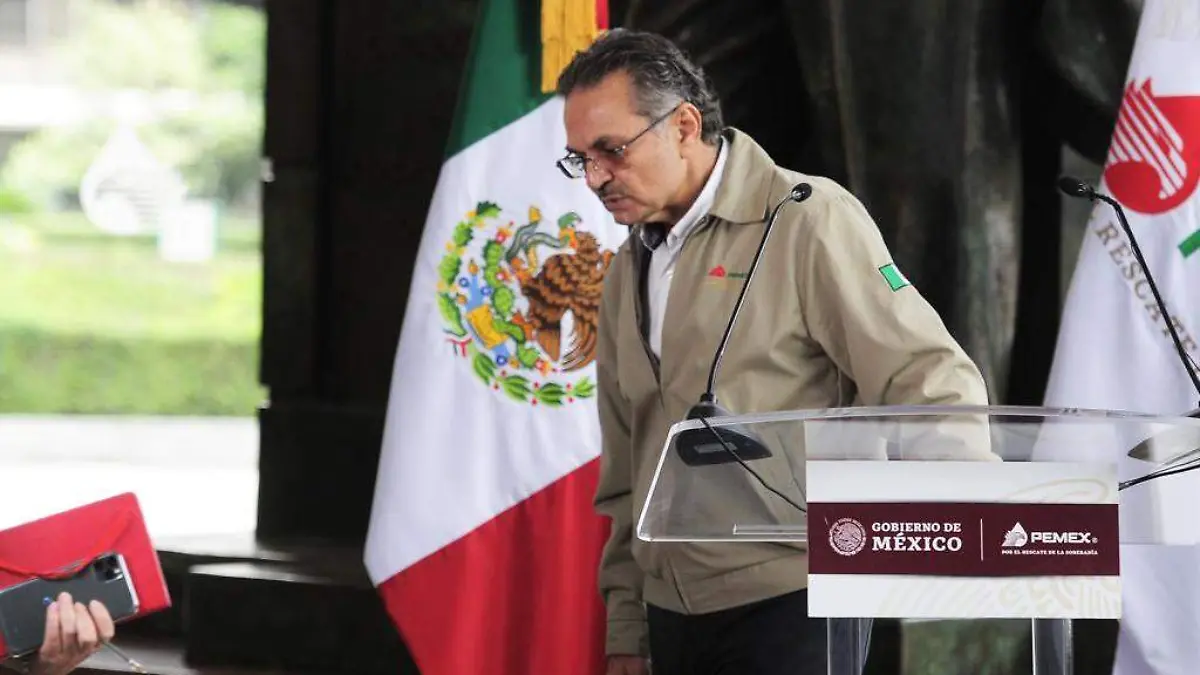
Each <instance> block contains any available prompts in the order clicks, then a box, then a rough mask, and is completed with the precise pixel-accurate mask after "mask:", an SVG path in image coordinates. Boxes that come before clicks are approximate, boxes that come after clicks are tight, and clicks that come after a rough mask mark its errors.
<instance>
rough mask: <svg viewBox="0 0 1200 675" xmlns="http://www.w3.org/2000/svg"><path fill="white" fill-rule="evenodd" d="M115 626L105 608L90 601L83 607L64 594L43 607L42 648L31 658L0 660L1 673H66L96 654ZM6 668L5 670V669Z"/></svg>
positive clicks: (111, 635)
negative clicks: (43, 628)
mask: <svg viewBox="0 0 1200 675" xmlns="http://www.w3.org/2000/svg"><path fill="white" fill-rule="evenodd" d="M115 633H116V629H115V627H114V625H113V620H112V617H111V616H110V615H109V613H108V609H107V608H105V607H104V605H103V604H102V603H100V602H97V601H95V600H93V601H92V602H90V603H88V605H87V606H85V605H84V604H83V603H80V602H74V601H73V600H72V599H71V596H70V595H69V594H67V593H62V594H61V595H59V596H58V599H57V600H56V601H55V602H53V603H51V604H50V605H49V606H48V607H47V608H46V632H45V634H44V637H43V639H42V647H41V649H39V650H38V652H37V654H36V655H34V656H33V657H32V659H30V660H28V661H26V660H24V659H22V660H20V661H9V662H0V673H7V672H8V671H9V670H11V671H13V672H16V673H22V674H25V673H28V675H67V673H70V672H71V671H73V670H75V669H76V668H78V667H79V664H81V663H83V662H84V661H85V660H86V659H87V658H88V657H89V656H91V655H92V654H95V653H96V652H97V651H98V650H99V649H100V647H101V644H102V643H103V642H108V641H109V640H112V639H113V635H114V634H115ZM6 668H7V670H6Z"/></svg>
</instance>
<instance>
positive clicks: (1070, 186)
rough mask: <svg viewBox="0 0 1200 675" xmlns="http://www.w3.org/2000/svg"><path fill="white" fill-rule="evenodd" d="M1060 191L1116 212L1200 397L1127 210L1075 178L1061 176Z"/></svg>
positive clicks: (1199, 382)
mask: <svg viewBox="0 0 1200 675" xmlns="http://www.w3.org/2000/svg"><path fill="white" fill-rule="evenodd" d="M1058 189H1059V190H1060V191H1061V192H1062V193H1063V194H1065V195H1067V196H1070V197H1077V198H1085V199H1088V200H1090V201H1096V200H1097V199H1099V200H1100V201H1102V202H1104V203H1105V204H1108V205H1109V206H1111V207H1112V209H1113V210H1114V211H1116V213H1117V220H1118V221H1120V223H1121V229H1123V230H1125V236H1126V237H1129V246H1130V248H1132V249H1133V257H1134V258H1135V259H1136V260H1137V263H1138V265H1141V267H1142V271H1143V272H1145V273H1146V284H1147V285H1148V286H1150V293H1151V294H1153V295H1154V302H1155V304H1156V305H1158V311H1159V313H1161V314H1162V318H1163V321H1165V322H1166V323H1167V331H1168V332H1169V333H1170V334H1171V341H1172V342H1174V343H1175V351H1176V353H1178V354H1179V361H1180V362H1181V363H1183V369H1184V370H1185V371H1186V372H1187V374H1188V377H1189V378H1191V380H1192V387H1193V388H1195V390H1196V394H1197V395H1200V376H1197V375H1196V369H1195V368H1193V367H1192V360H1191V358H1189V357H1188V354H1187V350H1186V349H1184V348H1183V340H1181V339H1179V333H1178V331H1176V330H1175V322H1174V321H1173V320H1172V319H1171V313H1170V312H1169V311H1167V303H1166V302H1165V301H1163V298H1162V295H1161V294H1160V293H1159V292H1158V284H1156V283H1154V275H1152V274H1151V273H1150V267H1149V265H1147V264H1146V259H1145V258H1144V257H1142V249H1141V247H1140V246H1138V243H1137V238H1136V237H1134V236H1133V230H1132V229H1131V228H1130V227H1129V221H1128V220H1126V219H1125V209H1123V208H1121V204H1120V202H1118V201H1117V200H1115V199H1113V198H1112V197H1109V196H1108V195H1106V194H1103V193H1101V192H1097V191H1096V188H1094V187H1092V186H1091V185H1088V184H1087V183H1085V182H1084V181H1082V180H1079V179H1078V178H1075V177H1074V176H1061V177H1060V178H1059V179H1058Z"/></svg>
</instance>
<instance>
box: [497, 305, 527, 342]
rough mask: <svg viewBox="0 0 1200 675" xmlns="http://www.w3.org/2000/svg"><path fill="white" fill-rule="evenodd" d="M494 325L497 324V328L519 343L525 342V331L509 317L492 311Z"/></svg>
mask: <svg viewBox="0 0 1200 675" xmlns="http://www.w3.org/2000/svg"><path fill="white" fill-rule="evenodd" d="M492 325H493V326H495V328H496V330H497V331H499V332H500V333H502V334H504V335H507V336H508V337H510V338H512V339H513V340H515V341H516V343H517V344H523V343H524V342H525V331H524V330H523V329H522V328H521V327H520V326H518V325H517V324H515V323H512V322H510V321H508V320H507V319H504V318H502V317H499V316H496V315H495V313H494V312H493V313H492Z"/></svg>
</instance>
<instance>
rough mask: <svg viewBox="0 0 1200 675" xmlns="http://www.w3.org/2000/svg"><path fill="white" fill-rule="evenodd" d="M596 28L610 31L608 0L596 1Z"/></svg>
mask: <svg viewBox="0 0 1200 675" xmlns="http://www.w3.org/2000/svg"><path fill="white" fill-rule="evenodd" d="M596 27H597V28H599V29H600V30H607V29H608V0H596Z"/></svg>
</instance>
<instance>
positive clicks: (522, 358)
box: [517, 340, 542, 368]
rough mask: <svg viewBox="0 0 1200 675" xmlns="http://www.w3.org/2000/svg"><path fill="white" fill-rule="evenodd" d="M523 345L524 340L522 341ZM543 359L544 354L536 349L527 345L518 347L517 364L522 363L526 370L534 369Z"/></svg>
mask: <svg viewBox="0 0 1200 675" xmlns="http://www.w3.org/2000/svg"><path fill="white" fill-rule="evenodd" d="M521 342H522V343H523V342H524V340H521ZM540 358H542V353H541V352H539V351H538V350H537V348H536V347H530V346H529V345H526V344H518V345H517V363H520V364H521V366H522V367H524V368H532V367H534V366H535V365H537V361H538V359H540Z"/></svg>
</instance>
